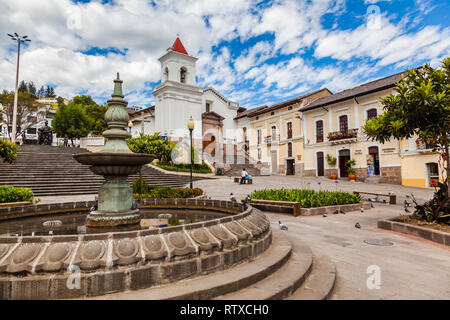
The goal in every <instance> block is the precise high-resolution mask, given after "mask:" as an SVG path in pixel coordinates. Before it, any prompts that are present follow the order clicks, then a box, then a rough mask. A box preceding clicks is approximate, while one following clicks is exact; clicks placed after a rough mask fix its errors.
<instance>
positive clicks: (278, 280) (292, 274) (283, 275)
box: [216, 231, 313, 301]
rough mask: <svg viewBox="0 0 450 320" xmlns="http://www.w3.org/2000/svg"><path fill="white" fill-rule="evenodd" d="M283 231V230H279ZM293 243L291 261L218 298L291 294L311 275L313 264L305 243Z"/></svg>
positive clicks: (254, 298) (240, 298)
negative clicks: (260, 278)
mask: <svg viewBox="0 0 450 320" xmlns="http://www.w3.org/2000/svg"><path fill="white" fill-rule="evenodd" d="M278 232H282V231H278ZM289 242H290V243H291V245H292V254H291V257H290V258H289V261H287V262H286V264H285V265H283V266H282V267H281V268H280V269H279V270H277V271H276V272H274V273H273V274H271V275H269V276H268V277H267V278H265V279H262V280H261V281H259V282H257V283H255V284H253V285H251V286H250V287H247V288H244V289H242V290H240V291H236V292H233V293H230V294H227V295H224V296H219V297H217V298H216V299H218V300H236V301H237V300H280V299H284V298H286V297H288V296H290V295H291V294H292V293H293V292H295V291H296V290H297V288H299V287H300V286H301V285H302V284H303V283H304V282H305V280H306V279H307V278H308V277H309V274H310V272H311V270H312V266H313V255H312V252H311V249H310V248H309V246H307V245H306V244H304V243H298V242H297V243H295V244H293V243H292V242H291V241H289Z"/></svg>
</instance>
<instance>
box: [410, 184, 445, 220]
mask: <svg viewBox="0 0 450 320" xmlns="http://www.w3.org/2000/svg"><path fill="white" fill-rule="evenodd" d="M447 188H448V186H447V184H446V183H442V182H437V189H436V192H435V193H434V196H433V198H432V199H431V200H430V201H427V202H425V203H424V204H423V205H419V204H418V203H417V202H416V200H415V198H413V201H414V204H415V205H416V206H415V209H416V210H415V211H414V215H415V216H417V217H418V218H419V219H420V220H425V221H428V222H435V221H436V222H440V223H446V224H449V225H450V198H449V197H448V195H447Z"/></svg>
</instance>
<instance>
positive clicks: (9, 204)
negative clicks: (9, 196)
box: [0, 201, 33, 208]
mask: <svg viewBox="0 0 450 320" xmlns="http://www.w3.org/2000/svg"><path fill="white" fill-rule="evenodd" d="M30 204H33V202H31V201H19V202H5V203H0V208H6V207H19V206H28V205H30Z"/></svg>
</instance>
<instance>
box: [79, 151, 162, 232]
mask: <svg viewBox="0 0 450 320" xmlns="http://www.w3.org/2000/svg"><path fill="white" fill-rule="evenodd" d="M73 157H74V158H75V160H76V161H78V162H80V163H81V164H85V165H89V166H90V169H91V171H92V172H93V173H95V174H98V175H102V176H104V177H105V180H106V181H105V183H104V184H103V185H102V187H101V188H100V190H99V193H98V209H97V210H95V211H93V212H91V214H89V215H88V216H87V218H86V226H87V227H116V226H121V225H137V224H139V222H140V214H139V210H137V209H132V204H133V190H132V189H131V186H130V184H129V183H128V182H127V176H128V175H130V174H134V173H137V172H138V171H139V169H140V168H141V166H142V165H144V164H146V163H149V162H151V161H153V160H154V159H155V158H156V156H154V155H152V154H140V153H131V152H95V153H94V152H93V153H91V152H87V153H78V154H74V155H73Z"/></svg>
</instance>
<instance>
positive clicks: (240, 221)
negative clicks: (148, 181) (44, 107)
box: [0, 199, 272, 299]
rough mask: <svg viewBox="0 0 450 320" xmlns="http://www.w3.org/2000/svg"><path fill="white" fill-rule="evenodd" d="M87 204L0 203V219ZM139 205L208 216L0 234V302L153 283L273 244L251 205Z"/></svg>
mask: <svg viewBox="0 0 450 320" xmlns="http://www.w3.org/2000/svg"><path fill="white" fill-rule="evenodd" d="M91 205H92V202H77V203H73V202H72V203H59V204H50V205H47V204H37V205H32V206H23V207H16V208H7V209H5V208H0V220H3V219H14V220H16V218H19V217H26V216H36V215H48V217H46V218H45V219H47V218H48V219H49V220H51V219H52V215H54V214H55V213H57V214H58V215H60V214H62V213H64V212H80V211H84V212H86V213H87V212H88V211H89V208H90V206H91ZM141 208H142V209H143V210H145V208H149V209H151V210H166V209H167V210H168V212H170V213H174V212H178V214H182V215H184V216H183V218H188V219H189V216H188V214H189V211H191V212H192V210H195V211H196V212H198V210H201V211H202V212H203V213H204V215H210V219H208V220H203V221H197V220H196V222H194V223H188V224H183V225H177V226H171V227H167V228H153V229H141V230H134V231H116V230H111V232H106V233H95V234H73V235H68V234H67V235H65V234H63V235H46V236H44V235H43V236H20V235H19V236H0V288H3V289H4V290H0V299H58V298H79V297H86V296H96V295H104V294H107V293H111V292H120V291H127V290H136V289H142V288H148V287H152V286H160V285H162V284H167V283H171V282H175V281H179V280H183V279H186V278H190V277H195V276H200V275H204V274H208V273H212V272H216V271H220V270H224V269H227V268H230V267H233V266H235V265H236V264H239V263H243V262H246V261H249V260H252V259H255V258H256V257H257V256H258V255H260V254H261V253H263V252H264V251H265V250H267V249H268V248H269V247H270V245H271V242H272V233H271V230H270V223H269V221H268V220H267V218H266V217H265V216H264V214H263V213H262V212H261V211H259V210H258V209H255V208H252V207H251V206H245V205H242V204H238V203H233V202H230V201H219V200H203V199H143V201H142V203H141ZM203 213H201V214H203ZM158 214H159V213H158ZM195 214H198V213H195ZM217 214H219V215H220V216H217ZM180 218H181V216H180ZM58 219H60V217H58ZM16 221H18V220H16ZM11 222H13V220H11ZM63 225H64V223H63ZM73 270H78V271H79V272H80V273H79V275H80V286H79V287H76V288H74V287H71V286H70V284H71V283H72V282H71V281H70V280H71V279H72V278H73V276H74V271H73ZM68 280H69V281H68ZM68 284H69V285H68ZM30 288H32V289H30Z"/></svg>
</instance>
